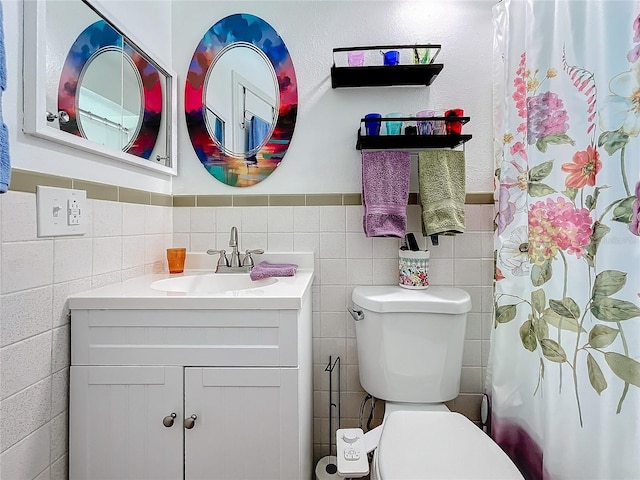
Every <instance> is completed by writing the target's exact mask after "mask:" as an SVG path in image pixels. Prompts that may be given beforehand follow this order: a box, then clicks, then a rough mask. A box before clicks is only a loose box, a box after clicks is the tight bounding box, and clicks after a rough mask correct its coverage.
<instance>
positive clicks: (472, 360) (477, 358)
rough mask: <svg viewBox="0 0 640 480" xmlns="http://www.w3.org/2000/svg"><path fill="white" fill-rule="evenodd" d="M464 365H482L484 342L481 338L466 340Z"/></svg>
mask: <svg viewBox="0 0 640 480" xmlns="http://www.w3.org/2000/svg"><path fill="white" fill-rule="evenodd" d="M462 365H464V366H465V367H481V366H482V343H481V341H480V340H465V342H464V350H463V353H462Z"/></svg>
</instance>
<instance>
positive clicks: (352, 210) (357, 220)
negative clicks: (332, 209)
mask: <svg viewBox="0 0 640 480" xmlns="http://www.w3.org/2000/svg"><path fill="white" fill-rule="evenodd" d="M362 211H363V209H362V205H350V206H347V207H345V214H346V215H345V217H346V225H345V230H346V231H347V232H353V233H362V234H364V230H363V226H362V215H363V214H362Z"/></svg>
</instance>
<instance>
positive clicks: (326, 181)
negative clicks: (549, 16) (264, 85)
mask: <svg viewBox="0 0 640 480" xmlns="http://www.w3.org/2000/svg"><path fill="white" fill-rule="evenodd" d="M494 3H495V2H494V1H491V0H478V1H466V0H447V1H442V0H438V1H433V0H422V1H366V2H365V1H340V2H338V1H251V2H244V1H243V2H238V1H216V2H204V1H192V0H180V1H176V2H173V3H172V6H173V11H172V23H173V30H174V32H175V35H174V38H173V68H174V70H175V71H176V72H177V73H178V76H179V78H180V83H179V86H178V90H179V92H184V78H185V76H186V72H187V71H188V68H189V62H190V60H191V57H192V56H193V51H194V50H195V47H196V46H197V45H198V43H199V42H200V40H201V39H202V36H203V35H204V33H205V32H206V31H207V30H208V29H209V28H210V27H211V25H213V24H214V23H215V22H217V21H218V20H220V19H221V18H223V17H225V16H227V15H231V14H233V13H251V14H254V15H257V16H259V17H261V18H263V19H264V20H265V21H267V22H268V23H269V24H270V25H271V26H272V27H274V28H275V30H276V31H277V32H278V33H279V34H280V36H281V37H282V39H283V40H284V42H285V44H286V45H287V48H288V49H289V52H290V54H291V57H292V59H293V63H294V66H295V68H296V75H297V80H298V95H299V100H298V108H299V110H298V120H297V123H296V128H295V131H294V134H293V139H292V142H291V147H290V148H289V151H288V152H287V154H286V155H285V157H284V160H283V162H282V163H281V164H280V166H279V167H278V170H277V171H276V172H275V173H273V174H272V175H271V176H270V177H269V178H267V179H266V180H264V181H263V182H261V183H259V184H257V185H255V186H253V187H249V188H233V187H229V186H227V185H225V184H222V183H221V182H218V181H217V180H215V179H214V178H213V177H212V176H211V175H209V174H208V173H207V172H206V171H205V169H204V168H203V167H202V165H201V164H200V162H199V161H198V159H197V157H196V156H195V153H194V151H193V148H192V146H191V143H190V141H189V136H188V134H187V131H186V126H185V123H184V120H183V119H184V103H183V101H182V98H180V97H181V95H179V96H178V102H179V108H178V115H179V125H178V128H179V130H178V136H179V157H180V165H179V167H178V169H179V175H178V178H177V179H176V180H175V182H174V189H173V193H174V194H177V195H180V194H231V193H232V194H234V195H242V194H265V193H283V194H286V193H357V192H360V190H361V183H360V182H361V179H360V175H361V174H360V153H359V152H358V151H357V150H356V149H355V142H356V131H357V129H358V126H359V119H360V118H362V116H364V114H365V113H368V112H381V113H388V112H403V113H407V114H409V113H415V112H417V111H419V110H423V109H424V108H434V109H436V110H445V109H448V108H452V107H462V108H464V110H465V115H469V116H470V117H471V122H470V123H468V124H467V125H465V127H464V132H465V133H470V134H472V135H473V136H474V138H473V139H472V140H471V141H470V142H469V143H467V146H466V153H467V191H468V192H488V191H492V190H493V179H492V178H493V177H492V175H493V154H492V153H491V152H492V140H491V135H492V132H491V93H492V92H491V89H492V87H491V81H492V79H491V73H492V26H491V7H492V5H493V4H494ZM404 43H406V44H413V43H440V44H442V47H443V48H442V51H441V53H440V55H439V56H438V59H437V60H436V61H437V62H442V63H444V69H443V71H442V73H441V74H440V75H439V76H438V77H437V78H436V79H435V81H434V83H433V85H432V86H430V87H387V88H356V89H332V88H331V78H330V68H331V64H332V61H333V60H332V49H333V48H336V47H349V46H356V45H390V44H404ZM412 190H413V191H415V186H414V188H413V189H412Z"/></svg>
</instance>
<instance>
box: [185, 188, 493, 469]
mask: <svg viewBox="0 0 640 480" xmlns="http://www.w3.org/2000/svg"><path fill="white" fill-rule="evenodd" d="M302 197H304V196H302ZM208 200H209V201H208V202H207V203H209V204H210V203H215V202H211V201H210V200H211V199H208ZM325 200H326V199H325ZM350 200H352V199H350ZM195 203H196V202H194V201H189V199H184V198H182V199H181V198H180V197H174V205H184V204H186V205H194V204H195ZM202 203H204V202H202ZM229 203H231V202H229ZM260 203H264V204H265V205H266V204H269V203H271V199H270V198H269V200H267V199H266V197H265V200H264V202H260ZM309 203H313V202H309V201H308V199H307V201H306V206H245V207H238V206H234V207H231V206H222V207H206V206H205V207H201V206H199V207H176V208H174V212H173V226H174V232H175V234H174V244H175V245H176V246H186V247H187V248H188V250H192V251H203V250H206V249H209V248H227V247H226V246H227V245H228V242H229V230H230V229H231V227H232V226H234V225H235V226H237V227H238V229H239V232H240V247H241V248H242V249H246V248H252V249H253V248H264V249H266V250H271V251H292V250H293V251H313V252H315V256H316V279H315V282H314V286H313V295H314V298H313V300H314V307H313V337H314V339H313V347H314V352H313V355H314V462H315V461H317V460H318V459H319V458H321V457H322V456H324V455H327V448H328V436H329V426H328V404H329V403H328V402H329V377H328V373H326V372H325V371H324V370H325V366H326V365H327V363H328V360H329V356H330V355H331V356H332V358H334V359H335V357H336V356H339V357H340V359H341V365H342V368H341V373H342V382H341V383H342V397H341V407H342V425H343V426H345V427H349V426H356V425H358V415H359V409H360V404H361V402H362V399H363V398H364V396H365V393H364V392H363V390H362V388H361V386H360V383H359V380H358V358H357V351H356V343H355V341H356V340H355V330H354V322H353V320H352V319H351V316H350V315H349V314H348V313H347V311H346V307H347V305H349V304H350V296H351V291H352V289H353V287H354V285H367V284H394V283H396V282H397V255H398V254H397V249H398V246H399V245H398V239H395V238H366V237H365V236H364V234H363V233H362V207H361V206H360V205H325V206H317V205H309ZM342 203H350V202H344V201H343V202H342ZM354 203H359V202H354ZM197 204H198V205H200V204H201V202H200V200H199V199H198V202H197ZM466 218H467V232H466V233H465V234H464V235H459V236H457V237H455V238H453V237H441V239H440V245H439V246H438V247H430V250H431V252H432V254H431V263H430V278H431V283H432V284H438V285H455V286H457V287H461V288H464V289H465V290H467V291H468V292H469V293H470V294H471V298H472V303H473V308H472V311H471V314H470V315H469V321H468V327H467V335H466V340H465V348H464V360H463V371H462V381H461V394H460V396H459V397H458V398H456V399H455V400H454V401H452V402H450V404H449V406H450V408H452V409H453V410H456V411H459V412H461V413H463V414H465V415H467V416H468V417H469V418H471V419H472V420H474V421H478V420H479V410H480V407H479V406H480V399H481V393H482V392H483V381H484V376H485V369H486V365H487V358H488V353H489V335H490V328H491V322H492V317H491V315H492V314H491V312H492V298H491V293H492V276H493V206H492V205H467V206H466ZM408 221H409V230H410V231H413V232H416V233H418V232H420V231H421V228H420V207H418V206H417V205H409V207H408ZM334 388H335V387H334ZM334 401H335V399H334ZM381 412H382V408H378V409H377V413H381Z"/></svg>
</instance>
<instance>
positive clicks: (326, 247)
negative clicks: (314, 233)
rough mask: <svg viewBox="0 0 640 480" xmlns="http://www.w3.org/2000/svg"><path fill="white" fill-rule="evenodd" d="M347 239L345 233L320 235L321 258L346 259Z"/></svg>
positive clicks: (323, 233) (324, 233)
mask: <svg viewBox="0 0 640 480" xmlns="http://www.w3.org/2000/svg"><path fill="white" fill-rule="evenodd" d="M345 254H346V238H345V234H344V233H327V232H322V233H320V258H340V259H344V258H345Z"/></svg>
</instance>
